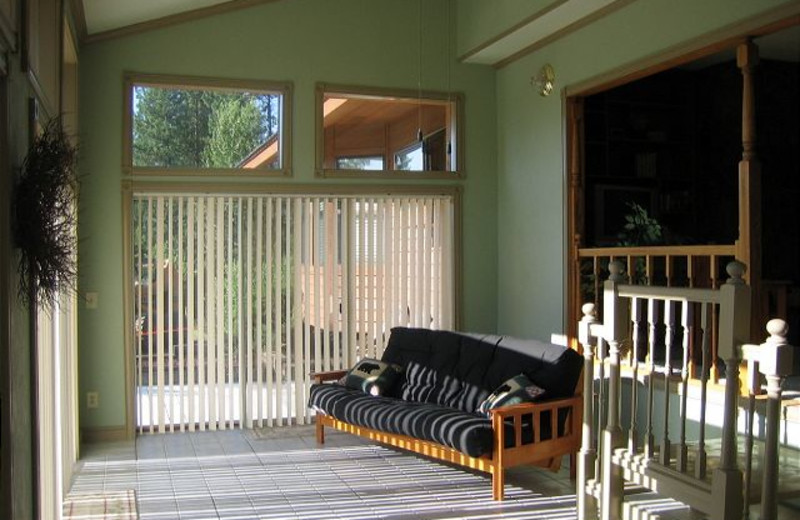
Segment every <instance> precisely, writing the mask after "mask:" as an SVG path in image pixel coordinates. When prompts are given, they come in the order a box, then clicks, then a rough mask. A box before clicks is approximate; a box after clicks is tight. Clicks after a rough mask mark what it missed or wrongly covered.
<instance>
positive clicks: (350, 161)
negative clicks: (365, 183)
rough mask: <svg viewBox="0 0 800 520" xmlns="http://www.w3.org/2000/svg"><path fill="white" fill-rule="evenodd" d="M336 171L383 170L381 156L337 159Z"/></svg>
mask: <svg viewBox="0 0 800 520" xmlns="http://www.w3.org/2000/svg"><path fill="white" fill-rule="evenodd" d="M336 169H338V170H372V171H375V170H383V156H381V155H375V156H372V157H338V158H337V159H336Z"/></svg>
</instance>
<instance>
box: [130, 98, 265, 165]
mask: <svg viewBox="0 0 800 520" xmlns="http://www.w3.org/2000/svg"><path fill="white" fill-rule="evenodd" d="M133 104H134V107H133V165H134V166H144V167H157V168H208V167H212V168H236V167H237V166H238V164H239V163H240V162H241V161H242V159H244V158H245V157H247V156H248V155H249V154H250V152H252V151H253V150H254V149H255V148H256V147H257V146H259V144H261V143H264V142H265V141H266V140H267V138H268V137H269V136H271V135H272V134H274V133H275V132H276V131H277V129H278V128H279V118H278V112H279V110H278V108H279V106H280V100H279V97H278V96H275V95H267V94H252V93H248V92H217V91H210V90H208V91H204V90H186V89H184V90H181V89H174V88H163V87H144V86H137V87H134V100H133Z"/></svg>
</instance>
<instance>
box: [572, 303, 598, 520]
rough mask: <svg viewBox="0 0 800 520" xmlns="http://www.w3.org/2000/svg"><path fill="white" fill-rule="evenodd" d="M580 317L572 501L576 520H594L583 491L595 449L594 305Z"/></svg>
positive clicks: (591, 497)
mask: <svg viewBox="0 0 800 520" xmlns="http://www.w3.org/2000/svg"><path fill="white" fill-rule="evenodd" d="M581 310H582V311H583V318H581V321H580V323H579V324H578V339H579V341H580V345H581V347H582V348H583V430H582V437H581V449H580V452H579V454H578V478H577V480H576V483H575V485H576V490H575V494H576V499H577V503H578V519H579V520H594V519H596V518H597V499H595V498H594V495H592V494H590V493H589V492H588V490H587V489H586V483H587V482H589V480H591V479H593V478H594V477H595V463H596V461H597V448H596V446H595V444H594V438H595V437H594V436H595V433H594V431H593V430H594V428H593V426H594V422H595V414H596V410H595V408H594V347H595V345H596V344H597V338H595V336H594V335H593V334H592V325H594V324H596V323H597V316H596V315H595V306H594V304H593V303H586V304H584V305H583V307H582V308H581ZM600 384H602V381H601V382H600Z"/></svg>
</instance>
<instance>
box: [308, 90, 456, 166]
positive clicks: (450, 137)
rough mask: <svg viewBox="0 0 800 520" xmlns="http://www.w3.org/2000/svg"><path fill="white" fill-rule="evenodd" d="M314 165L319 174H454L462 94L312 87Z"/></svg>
mask: <svg viewBox="0 0 800 520" xmlns="http://www.w3.org/2000/svg"><path fill="white" fill-rule="evenodd" d="M317 96H318V99H317V111H318V114H317V117H318V125H319V126H318V140H317V170H318V172H319V173H320V174H321V175H323V176H330V177H337V176H339V177H344V176H365V175H369V173H368V172H367V170H371V171H373V172H374V171H380V174H383V175H386V174H392V173H393V172H394V174H395V175H403V174H405V173H410V172H416V174H417V175H415V176H417V177H419V175H418V174H419V173H420V172H424V173H425V176H430V177H436V178H447V177H453V176H454V175H458V172H459V170H460V169H461V168H462V165H461V162H462V161H460V160H459V157H460V155H459V154H460V152H461V151H462V147H461V146H460V145H459V138H460V134H461V132H459V124H458V121H459V112H460V106H461V96H460V95H458V94H446V93H426V92H423V93H418V92H409V91H392V90H386V89H372V88H358V87H336V86H331V85H320V86H318V88H317Z"/></svg>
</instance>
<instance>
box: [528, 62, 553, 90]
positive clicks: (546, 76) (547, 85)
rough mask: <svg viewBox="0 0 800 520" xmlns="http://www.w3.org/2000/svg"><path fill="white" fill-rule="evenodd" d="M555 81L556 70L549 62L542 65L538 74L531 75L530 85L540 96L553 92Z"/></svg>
mask: <svg viewBox="0 0 800 520" xmlns="http://www.w3.org/2000/svg"><path fill="white" fill-rule="evenodd" d="M555 83H556V72H555V70H553V66H552V65H550V64H549V63H546V64H544V65H542V68H541V69H539V72H538V74H536V75H535V76H532V77H531V86H533V87H534V88H535V89H536V90H537V92H539V95H540V96H542V97H547V96H549V95H550V94H551V93H552V92H553V88H554V87H555Z"/></svg>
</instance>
